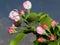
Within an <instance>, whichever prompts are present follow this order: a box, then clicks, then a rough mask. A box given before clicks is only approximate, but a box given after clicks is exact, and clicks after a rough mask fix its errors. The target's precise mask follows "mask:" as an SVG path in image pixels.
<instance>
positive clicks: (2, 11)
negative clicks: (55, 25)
mask: <svg viewBox="0 0 60 45" xmlns="http://www.w3.org/2000/svg"><path fill="white" fill-rule="evenodd" d="M24 1H26V0H0V45H9V42H10V40H11V39H12V38H14V36H15V35H9V34H8V32H7V30H8V27H9V26H11V24H12V23H13V21H12V20H10V19H9V17H8V16H9V12H10V11H11V10H13V9H18V10H20V9H23V6H22V3H23V2H24ZM30 1H31V2H32V5H33V6H32V9H31V12H36V13H39V12H45V13H47V14H49V16H51V17H52V18H53V19H55V20H56V21H57V22H59V23H60V19H59V18H60V0H30ZM34 39H35V36H34V35H33V34H32V33H30V34H28V35H27V36H26V37H25V38H24V39H22V41H21V43H20V44H19V45H33V42H32V41H33V40H34Z"/></svg>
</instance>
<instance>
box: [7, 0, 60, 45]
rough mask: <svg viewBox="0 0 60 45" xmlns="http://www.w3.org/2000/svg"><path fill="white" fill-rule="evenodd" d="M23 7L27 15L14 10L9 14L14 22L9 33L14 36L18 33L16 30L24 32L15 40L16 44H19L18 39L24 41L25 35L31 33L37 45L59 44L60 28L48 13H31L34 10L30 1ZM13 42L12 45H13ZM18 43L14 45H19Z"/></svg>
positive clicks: (22, 11)
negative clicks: (34, 36)
mask: <svg viewBox="0 0 60 45" xmlns="http://www.w3.org/2000/svg"><path fill="white" fill-rule="evenodd" d="M23 7H24V9H25V10H26V11H27V13H25V11H24V10H22V9H21V10H20V11H18V10H17V9H14V10H12V11H11V12H10V13H9V18H11V19H12V20H14V23H13V24H12V26H11V27H9V28H8V33H9V34H14V33H16V32H17V30H16V29H18V28H20V30H23V31H20V32H21V33H19V34H18V36H17V37H16V38H15V40H16V43H18V42H19V40H18V39H22V37H23V36H24V34H28V33H30V32H32V33H33V34H35V35H36V40H35V41H34V44H35V45H40V44H41V45H51V42H56V43H57V41H58V40H59V38H60V26H59V25H58V23H57V22H56V21H55V20H53V19H52V18H50V17H49V16H48V14H46V13H42V12H41V13H39V14H37V13H32V12H30V9H31V8H32V4H31V2H30V1H25V2H24V3H23ZM19 37H20V38H19ZM13 41H14V40H13ZM13 41H12V42H11V44H10V45H12V43H13ZM58 42H59V41H58ZM16 43H15V44H14V45H17V44H16ZM58 44H59V43H58ZM58 44H57V45H58ZM54 45H55V44H54ZM59 45H60V44H59Z"/></svg>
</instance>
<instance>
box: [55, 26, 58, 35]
mask: <svg viewBox="0 0 60 45" xmlns="http://www.w3.org/2000/svg"><path fill="white" fill-rule="evenodd" d="M58 32H59V28H58V27H57V26H55V28H54V35H55V36H56V35H57V34H58Z"/></svg>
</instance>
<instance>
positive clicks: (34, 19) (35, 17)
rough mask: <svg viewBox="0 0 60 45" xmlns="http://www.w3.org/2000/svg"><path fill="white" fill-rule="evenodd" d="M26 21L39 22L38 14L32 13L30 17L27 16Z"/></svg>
mask: <svg viewBox="0 0 60 45" xmlns="http://www.w3.org/2000/svg"><path fill="white" fill-rule="evenodd" d="M26 20H27V21H28V22H34V21H37V14H36V13H30V14H29V15H27V16H26Z"/></svg>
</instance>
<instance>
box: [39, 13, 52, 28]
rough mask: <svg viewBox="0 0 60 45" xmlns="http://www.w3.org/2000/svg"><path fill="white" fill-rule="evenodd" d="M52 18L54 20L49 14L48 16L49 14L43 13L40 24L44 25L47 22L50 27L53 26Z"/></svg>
mask: <svg viewBox="0 0 60 45" xmlns="http://www.w3.org/2000/svg"><path fill="white" fill-rule="evenodd" d="M51 20H52V18H50V17H49V16H48V14H44V15H42V16H41V17H40V20H39V21H40V22H39V25H44V24H47V25H48V27H49V28H50V26H51V24H50V23H51Z"/></svg>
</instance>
